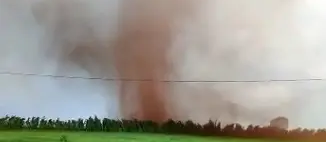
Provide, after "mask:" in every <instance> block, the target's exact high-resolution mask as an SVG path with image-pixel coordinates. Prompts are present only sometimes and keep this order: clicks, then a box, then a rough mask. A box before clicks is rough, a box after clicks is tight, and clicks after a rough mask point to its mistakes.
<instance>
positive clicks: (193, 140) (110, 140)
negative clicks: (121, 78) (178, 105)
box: [0, 131, 276, 142]
mask: <svg viewBox="0 0 326 142" xmlns="http://www.w3.org/2000/svg"><path fill="white" fill-rule="evenodd" d="M62 135H65V136H66V137H67V140H68V142H266V140H261V141H260V140H250V139H243V140H241V139H232V138H224V139H223V138H208V137H192V136H169V135H160V134H133V133H86V132H22V131H20V132H0V142H60V137H61V136H62ZM267 142H276V141H267Z"/></svg>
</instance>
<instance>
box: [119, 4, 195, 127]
mask: <svg viewBox="0 0 326 142" xmlns="http://www.w3.org/2000/svg"><path fill="white" fill-rule="evenodd" d="M181 5H183V6H186V5H185V3H183V2H182V0H174V1H172V0H156V1H152V0H133V1H123V4H122V7H121V12H120V14H121V15H120V16H119V17H120V18H121V19H119V20H120V23H119V24H120V25H119V26H120V27H119V34H118V40H117V44H116V47H115V59H116V67H117V71H118V74H119V77H120V78H124V79H136V80H137V79H139V80H152V81H144V82H121V88H120V108H121V112H122V115H123V116H124V118H136V119H142V120H154V121H164V120H166V119H169V118H171V116H170V115H171V113H170V112H168V111H167V106H166V105H167V104H168V103H167V102H166V101H167V99H166V96H167V95H166V94H167V87H168V86H167V85H166V84H165V83H162V82H158V81H159V80H164V79H166V78H167V76H168V75H169V73H170V72H171V64H170V63H169V61H168V59H167V55H168V53H169V48H170V47H171V44H172V38H173V37H172V36H173V28H174V27H175V24H174V23H175V21H176V18H178V17H179V16H180V15H182V12H185V11H184V10H180V9H178V8H179V7H178V6H181ZM187 6H190V5H189V2H187ZM133 89H134V90H135V92H136V93H135V94H131V93H128V91H130V90H133ZM131 95H135V98H136V99H133V100H128V98H130V97H131ZM135 106H137V108H136V110H135V112H130V111H131V110H132V109H133V108H135Z"/></svg>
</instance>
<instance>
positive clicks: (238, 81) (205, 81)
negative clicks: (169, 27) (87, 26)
mask: <svg viewBox="0 0 326 142" xmlns="http://www.w3.org/2000/svg"><path fill="white" fill-rule="evenodd" d="M0 75H12V76H30V77H48V78H64V79H83V80H102V81H125V82H165V83H264V82H309V81H326V78H297V79H266V80H156V79H155V80H154V79H132V78H105V77H85V76H66V75H52V74H37V73H23V72H7V71H6V72H0Z"/></svg>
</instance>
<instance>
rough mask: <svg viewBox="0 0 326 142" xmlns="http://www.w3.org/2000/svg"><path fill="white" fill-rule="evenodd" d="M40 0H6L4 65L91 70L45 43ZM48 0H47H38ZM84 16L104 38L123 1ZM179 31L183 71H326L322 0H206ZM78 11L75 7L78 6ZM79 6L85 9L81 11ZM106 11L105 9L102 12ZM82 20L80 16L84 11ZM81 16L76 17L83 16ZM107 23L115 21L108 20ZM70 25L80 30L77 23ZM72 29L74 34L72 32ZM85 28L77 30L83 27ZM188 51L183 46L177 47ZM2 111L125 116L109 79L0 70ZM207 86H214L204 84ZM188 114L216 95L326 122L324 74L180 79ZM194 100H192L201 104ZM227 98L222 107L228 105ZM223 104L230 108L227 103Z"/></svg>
mask: <svg viewBox="0 0 326 142" xmlns="http://www.w3.org/2000/svg"><path fill="white" fill-rule="evenodd" d="M35 1H37V0H2V1H0V49H1V52H0V71H13V72H26V73H42V74H65V75H74V76H89V74H88V73H87V72H86V71H85V70H84V69H82V68H80V67H79V66H77V65H75V64H74V63H68V66H64V69H63V70H62V69H61V71H60V72H57V68H58V67H59V66H61V65H60V64H59V63H57V62H56V60H50V59H47V58H46V55H45V53H44V52H43V50H40V49H42V48H41V47H40V46H44V44H40V40H42V37H44V35H43V32H44V30H43V29H42V27H41V26H40V25H38V24H37V22H36V20H35V18H34V17H33V15H32V12H31V5H32V4H34V3H35ZM38 1H42V0H38ZM79 1H80V2H84V3H86V9H87V10H88V12H86V13H87V14H88V15H87V16H85V13H83V15H84V19H83V18H81V19H82V20H86V21H91V22H89V23H87V24H89V25H91V26H92V27H95V28H94V29H95V31H96V34H97V36H98V37H101V38H110V37H111V36H112V35H113V36H114V33H115V31H114V29H115V25H114V23H115V22H116V18H117V10H118V9H117V7H118V6H117V3H118V2H117V0H93V1H85V0H79ZM203 3H205V4H202V5H201V6H203V7H202V8H201V9H200V8H199V9H200V10H198V13H197V15H196V16H194V17H193V19H192V20H190V21H186V22H184V23H183V26H182V29H180V32H178V33H177V35H178V36H176V39H175V42H174V44H173V46H174V47H175V48H173V50H172V51H171V56H173V59H175V64H176V66H178V67H177V68H176V70H177V74H178V75H177V77H176V78H179V79H185V80H255V79H258V80H261V79H295V78H317V77H321V78H326V64H324V62H325V61H326V48H325V47H324V45H326V43H325V42H326V39H325V38H326V35H325V34H326V26H324V25H326V18H325V17H326V11H325V10H324V8H323V7H321V5H323V3H325V2H324V0H246V1H243V0H228V1H227V2H226V1H225V0H206V1H205V2H203ZM71 10H72V12H75V13H73V14H77V17H78V12H76V10H75V9H71ZM79 14H80V15H81V13H79ZM103 17H105V18H103ZM79 20H80V19H79ZM77 21H78V19H77ZM106 25H109V26H106ZM76 27H77V28H76V29H71V30H72V31H69V32H68V31H67V33H69V34H70V33H74V31H73V30H76V31H79V30H83V29H82V28H79V27H78V26H76ZM69 34H68V35H69ZM77 37H78V36H77ZM180 53H184V54H180ZM0 90H1V91H2V92H1V94H0V97H1V98H0V115H5V114H15V115H21V116H35V115H39V116H47V117H61V118H77V117H88V116H89V115H94V114H96V115H98V116H110V117H117V116H118V111H117V110H118V105H117V101H116V100H117V98H116V93H115V90H116V85H115V83H112V82H104V81H94V80H80V79H53V78H44V77H24V76H10V75H0ZM203 90H205V92H208V91H207V90H209V91H211V92H212V93H202V92H203ZM175 92H176V93H175V94H178V95H176V96H175V97H176V98H177V100H178V99H180V100H184V101H182V102H179V108H177V109H179V110H180V111H181V112H183V113H182V114H181V115H183V116H185V117H189V118H191V119H197V120H199V121H205V120H206V119H208V118H216V117H219V118H221V117H222V118H223V117H225V119H227V116H224V115H227V114H226V113H225V114H224V113H221V114H220V115H218V116H216V115H213V114H211V113H212V112H213V111H215V109H218V108H223V107H225V106H224V104H220V103H219V101H220V100H218V99H220V98H219V97H217V95H218V96H221V95H222V96H223V98H225V99H226V100H229V101H230V102H233V103H237V104H240V106H242V108H243V109H245V110H243V111H245V112H246V113H243V114H241V117H243V120H244V121H245V122H248V123H250V122H258V121H262V120H257V121H256V120H254V118H252V117H251V115H250V114H255V115H258V114H261V115H262V116H266V120H265V121H268V119H269V118H271V117H274V116H275V117H276V116H278V115H287V116H288V117H289V118H290V121H291V122H292V124H291V125H292V126H304V127H326V115H324V114H325V113H326V109H324V108H325V107H326V105H325V103H324V100H326V95H325V93H326V81H325V82H323V81H320V82H296V83H276V82H275V83H261V84H257V83H249V84H243V83H236V84H233V83H229V84H220V83H219V84H176V85H175ZM194 103H196V104H197V105H189V104H194ZM221 105H223V107H221ZM220 112H223V111H220Z"/></svg>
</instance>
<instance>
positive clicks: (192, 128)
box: [0, 116, 326, 141]
mask: <svg viewBox="0 0 326 142" xmlns="http://www.w3.org/2000/svg"><path fill="white" fill-rule="evenodd" d="M0 130H2V131H14V130H41V131H45V130H46V131H51V132H53V131H58V132H62V131H65V132H77V131H79V132H133V133H161V134H171V135H174V134H178V135H180V134H182V135H193V136H219V137H239V138H265V139H276V140H309V141H325V140H326V130H308V129H295V130H289V131H287V130H282V129H277V128H272V127H259V126H248V127H246V128H244V127H243V126H241V125H240V124H229V125H226V126H225V127H222V126H221V124H220V123H216V122H213V121H209V122H208V123H207V124H205V125H199V124H196V123H193V122H192V121H186V122H181V121H173V120H169V121H167V122H165V123H162V124H158V123H154V122H152V121H138V120H111V119H107V118H104V119H99V118H97V117H96V116H95V117H89V118H88V119H86V120H84V119H78V120H68V121H61V120H59V119H57V120H52V119H46V118H39V117H32V118H27V119H25V118H21V117H16V116H11V117H9V116H6V117H4V118H0ZM59 139H60V141H67V139H68V141H69V136H68V137H67V136H65V135H63V136H58V140H59Z"/></svg>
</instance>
